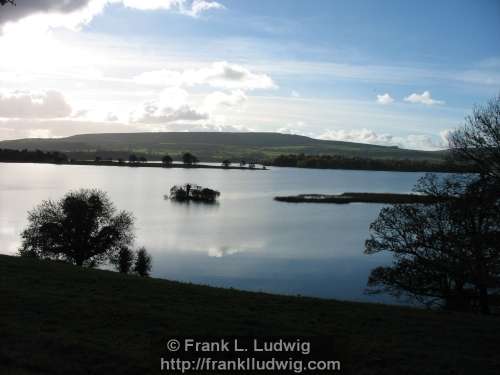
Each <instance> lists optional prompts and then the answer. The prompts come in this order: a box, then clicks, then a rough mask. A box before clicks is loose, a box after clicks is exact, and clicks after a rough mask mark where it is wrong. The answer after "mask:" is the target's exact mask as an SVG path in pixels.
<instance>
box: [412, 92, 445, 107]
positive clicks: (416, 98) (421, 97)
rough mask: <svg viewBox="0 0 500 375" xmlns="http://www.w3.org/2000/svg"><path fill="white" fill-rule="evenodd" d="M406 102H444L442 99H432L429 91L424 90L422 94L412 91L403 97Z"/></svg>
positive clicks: (430, 103) (431, 103)
mask: <svg viewBox="0 0 500 375" xmlns="http://www.w3.org/2000/svg"><path fill="white" fill-rule="evenodd" d="M405 101H406V102H410V103H420V104H425V105H434V104H444V101H442V100H434V99H432V97H431V93H430V92H429V91H424V92H423V93H422V94H417V93H413V94H411V95H409V96H407V97H406V98H405Z"/></svg>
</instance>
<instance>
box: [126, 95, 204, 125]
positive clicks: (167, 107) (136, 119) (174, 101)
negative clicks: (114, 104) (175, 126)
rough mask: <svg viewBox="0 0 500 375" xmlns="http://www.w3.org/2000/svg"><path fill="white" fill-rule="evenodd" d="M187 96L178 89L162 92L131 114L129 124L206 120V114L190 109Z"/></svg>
mask: <svg viewBox="0 0 500 375" xmlns="http://www.w3.org/2000/svg"><path fill="white" fill-rule="evenodd" d="M188 96H189V94H188V93H187V91H186V90H184V89H181V88H178V87H169V88H167V89H165V90H163V91H162V92H161V94H160V96H159V98H158V99H157V100H154V101H149V102H146V103H144V104H143V105H142V106H141V107H140V108H139V109H138V110H136V111H135V112H133V113H132V114H131V116H130V117H131V118H130V119H131V122H133V123H143V124H167V123H173V122H193V121H200V120H207V119H208V114H206V113H202V112H200V111H198V110H196V109H194V108H192V107H191V106H190V105H189V104H188V102H187V99H188Z"/></svg>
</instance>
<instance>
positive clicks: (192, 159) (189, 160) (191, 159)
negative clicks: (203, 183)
mask: <svg viewBox="0 0 500 375" xmlns="http://www.w3.org/2000/svg"><path fill="white" fill-rule="evenodd" d="M182 162H183V163H184V164H186V165H193V164H196V163H198V158H197V157H196V156H194V155H193V154H191V153H190V152H185V153H184V154H183V155H182Z"/></svg>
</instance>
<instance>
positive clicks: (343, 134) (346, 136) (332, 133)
mask: <svg viewBox="0 0 500 375" xmlns="http://www.w3.org/2000/svg"><path fill="white" fill-rule="evenodd" d="M318 138H320V139H326V140H335V141H344V142H356V143H367V144H375V145H381V146H398V147H401V148H406V149H416V150H439V149H443V148H446V147H447V142H445V141H444V140H443V138H437V137H432V136H430V135H426V134H410V135H407V136H394V135H391V134H379V133H377V132H375V131H373V130H370V129H349V130H345V129H333V130H328V131H326V132H325V133H323V134H322V135H320V136H319V137H318Z"/></svg>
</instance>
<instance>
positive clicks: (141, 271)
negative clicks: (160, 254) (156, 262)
mask: <svg viewBox="0 0 500 375" xmlns="http://www.w3.org/2000/svg"><path fill="white" fill-rule="evenodd" d="M134 272H136V273H137V274H138V275H139V276H142V277H148V276H149V273H150V272H151V255H149V254H148V252H147V251H146V248H144V247H141V248H140V249H139V250H138V251H137V254H136V256H135V264H134Z"/></svg>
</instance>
